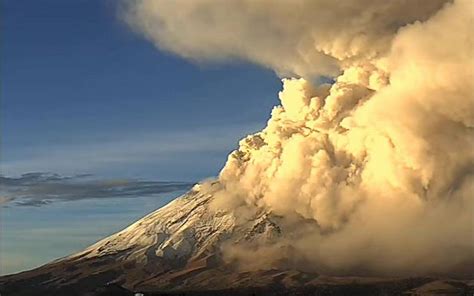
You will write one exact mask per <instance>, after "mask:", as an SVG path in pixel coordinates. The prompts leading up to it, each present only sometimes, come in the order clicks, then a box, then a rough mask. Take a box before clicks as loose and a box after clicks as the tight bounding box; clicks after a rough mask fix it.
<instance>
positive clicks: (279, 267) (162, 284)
mask: <svg viewBox="0 0 474 296" xmlns="http://www.w3.org/2000/svg"><path fill="white" fill-rule="evenodd" d="M220 186H221V185H220V184H219V183H218V182H213V183H211V184H210V185H208V186H205V187H203V186H201V185H199V184H198V185H195V186H194V187H193V189H192V190H190V191H189V192H188V193H186V194H184V195H183V196H181V197H179V198H177V199H175V200H174V201H172V202H170V203H169V204H168V205H166V206H164V207H163V208H160V209H158V210H156V211H155V212H152V213H151V214H149V215H147V216H145V217H144V218H142V219H140V220H138V221H137V222H135V223H134V224H132V225H130V226H129V227H127V228H126V229H124V230H122V231H120V232H118V233H116V234H114V235H111V236H110V237H107V238H105V239H103V240H101V241H99V242H97V243H96V244H94V245H92V246H90V247H88V248H87V249H85V250H84V251H82V252H79V253H77V254H73V255H71V256H68V257H65V258H62V259H59V260H56V261H53V262H51V263H49V264H46V265H44V266H41V267H39V268H37V269H34V270H30V271H26V272H22V273H18V274H14V275H8V276H4V277H2V278H0V292H1V295H134V293H137V292H141V293H144V294H145V295H175V294H176V295H347V293H349V292H350V294H351V295H356V294H360V295H399V294H401V293H404V292H407V293H412V295H438V294H439V293H441V294H443V293H446V294H447V293H450V294H453V295H458V294H459V295H464V294H465V295H467V294H466V293H469V291H471V293H472V291H473V290H474V283H473V282H472V281H467V280H460V279H456V280H453V279H445V278H444V279H440V278H435V277H410V278H401V277H397V278H394V277H387V278H380V277H378V278H377V277H354V276H344V277H343V276H328V275H322V274H320V273H316V272H310V271H307V270H304V269H297V268H292V267H291V266H292V264H291V262H274V263H273V264H272V265H270V266H268V268H267V269H261V268H260V269H255V268H249V269H247V270H246V268H245V267H246V266H241V265H240V266H239V265H238V264H236V262H233V261H232V260H228V259H226V257H225V255H224V254H223V253H222V249H223V246H226V245H238V244H241V243H245V245H247V246H249V245H251V243H252V242H260V243H261V242H266V243H272V242H275V241H278V240H279V239H281V238H283V237H288V238H291V233H287V232H286V229H285V227H284V226H283V225H280V219H281V217H279V216H277V215H274V214H272V213H271V212H266V211H260V212H258V213H256V214H255V216H253V217H248V218H246V222H245V223H240V222H239V223H236V222H237V219H238V217H236V216H235V215H233V214H230V213H224V212H221V211H214V210H211V209H210V205H211V203H212V201H213V198H214V192H215V191H216V190H218V188H219V187H220ZM291 251H292V250H291V248H288V249H285V250H282V252H291ZM248 256H249V257H251V256H252V250H251V249H249V250H248ZM436 293H438V294H436ZM443 295H444V294H443Z"/></svg>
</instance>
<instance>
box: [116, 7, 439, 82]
mask: <svg viewBox="0 0 474 296" xmlns="http://www.w3.org/2000/svg"><path fill="white" fill-rule="evenodd" d="M445 2H447V1H446V0H430V1H426V0H397V1H382V0H347V1H332V0H292V1H288V0H259V1H252V0H228V1H216V0H193V1H187V0H177V1H167V0H132V1H126V2H125V3H126V5H125V6H126V13H125V17H126V19H127V21H128V22H129V23H130V24H131V25H132V26H133V27H134V28H136V30H138V31H140V32H141V33H143V34H144V35H145V36H146V37H147V38H148V39H150V40H151V41H153V42H154V43H155V44H156V46H158V47H159V48H162V49H165V50H169V51H172V52H174V53H177V54H178V55H180V56H182V57H185V58H188V59H193V60H199V61H215V60H218V61H219V60H221V61H222V60H226V59H233V58H237V59H244V60H250V61H252V62H255V63H258V64H261V65H264V66H266V67H269V68H272V69H274V70H275V71H277V72H278V73H279V74H281V75H284V76H291V75H298V76H310V75H315V74H326V75H328V74H336V73H338V71H339V67H340V65H341V64H347V63H353V62H355V61H358V60H364V61H370V60H372V59H375V58H377V57H378V56H379V55H380V54H381V53H384V52H385V51H386V50H387V49H388V47H389V45H390V40H391V39H392V38H393V36H394V35H395V34H396V32H397V30H398V29H399V28H401V27H403V26H404V25H406V24H408V23H412V22H414V21H416V20H425V19H427V18H428V17H429V16H430V15H432V14H433V13H435V12H436V11H437V10H438V9H439V8H440V7H441V6H442V5H443V3H445Z"/></svg>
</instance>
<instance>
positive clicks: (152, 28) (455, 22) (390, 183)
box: [128, 0, 474, 274]
mask: <svg viewBox="0 0 474 296" xmlns="http://www.w3.org/2000/svg"><path fill="white" fill-rule="evenodd" d="M443 2H446V1H425V0H423V1H404V0H400V1H368V0H367V1H302V0H301V1H271V2H270V1H244V0H240V1H210V0H196V1H178V2H168V1H153V0H150V1H146V0H142V1H133V2H131V3H130V4H129V6H128V9H129V13H130V14H129V18H128V19H129V21H130V22H131V23H133V24H134V26H135V27H136V28H138V29H139V30H141V31H142V32H143V33H144V34H145V35H146V36H147V37H148V38H150V39H151V40H153V41H154V42H155V43H156V44H157V45H158V46H159V47H161V48H164V49H167V50H170V51H173V52H175V53H177V54H179V55H181V56H184V57H186V58H192V59H198V60H200V59H202V60H208V59H226V58H234V57H235V58H242V59H248V60H251V61H253V62H256V63H259V64H262V65H265V66H267V67H271V68H273V69H275V71H277V72H278V73H280V74H294V75H297V76H301V77H305V78H312V77H313V75H320V74H324V75H329V74H334V73H338V72H341V73H342V74H341V75H339V76H338V77H336V78H335V83H334V84H332V85H324V84H323V85H313V84H312V83H311V82H309V81H310V80H309V79H306V80H305V79H303V78H300V79H284V80H283V90H282V91H281V92H280V100H281V106H277V107H275V108H274V109H273V111H272V115H271V118H270V120H269V121H268V125H267V127H266V128H265V129H264V130H262V131H261V132H259V133H257V134H254V135H250V136H248V137H247V138H245V139H243V140H242V141H241V142H240V147H239V149H238V150H236V151H234V152H233V153H232V154H231V155H230V156H229V158H228V161H227V163H226V164H225V167H224V168H223V170H222V171H221V173H220V176H219V179H220V183H221V184H222V186H223V189H222V191H221V192H218V193H216V200H215V202H214V206H215V207H216V208H217V209H225V210H228V211H230V212H233V213H236V215H237V216H239V217H240V218H241V219H245V215H246V214H249V213H252V212H253V211H257V209H266V210H269V211H271V212H272V213H273V214H274V215H276V216H279V217H281V219H282V221H283V222H282V221H280V222H281V223H282V224H283V225H284V227H287V228H288V229H287V230H288V231H290V232H291V233H292V235H291V239H289V238H288V236H287V237H285V239H280V240H279V239H274V240H272V241H271V242H270V243H262V244H260V245H258V246H252V247H257V248H258V249H257V251H258V250H261V251H262V252H261V253H262V254H267V255H268V254H271V256H270V257H271V258H272V259H275V258H278V257H279V256H281V258H282V259H288V260H289V261H291V260H293V262H299V261H301V262H305V265H307V266H309V267H310V268H313V269H316V270H326V271H334V272H339V273H344V272H351V271H353V270H364V271H368V272H370V271H373V272H379V273H380V272H386V273H389V274H404V273H409V274H423V273H425V274H426V273H437V272H455V271H460V270H462V268H463V267H464V268H469V267H472V266H473V265H470V266H469V264H472V263H473V262H474V236H473V235H474V234H473V233H474V220H473V213H474V212H473V211H474V82H473V81H474V77H473V76H474V75H473V73H474V56H473V54H474V48H473V45H474V40H473V33H472V25H473V24H474V8H473V6H472V1H470V0H459V1H457V0H456V1H455V2H454V3H445V5H443ZM303 221H304V223H303ZM246 247H249V246H246ZM282 250H286V251H284V252H283V251H282ZM288 250H292V251H291V252H290V251H288ZM278 254H279V255H278ZM289 254H291V255H289ZM295 254H297V255H295ZM241 255H242V252H240V251H239V249H238V248H230V249H229V250H228V256H229V257H230V258H232V257H236V258H239V259H240V260H245V257H246V256H248V252H247V253H246V255H244V256H241ZM264 257H265V256H262V258H264ZM267 257H268V256H267ZM297 257H299V258H297ZM252 262H253V263H255V262H256V260H255V258H252ZM301 262H300V263H298V264H301ZM247 263H248V262H247ZM267 263H268V262H267ZM295 264H296V263H295ZM466 266H467V267H466Z"/></svg>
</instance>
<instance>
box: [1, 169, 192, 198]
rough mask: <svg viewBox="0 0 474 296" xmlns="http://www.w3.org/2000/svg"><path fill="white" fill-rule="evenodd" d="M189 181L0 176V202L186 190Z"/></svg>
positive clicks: (79, 176)
mask: <svg viewBox="0 0 474 296" xmlns="http://www.w3.org/2000/svg"><path fill="white" fill-rule="evenodd" d="M192 185H193V184H192V183H188V182H160V181H143V180H95V179H92V178H91V175H87V174H84V175H76V176H71V177H69V176H60V175H57V174H49V173H42V172H40V173H28V174H23V175H21V176H20V177H17V178H12V177H5V176H0V196H1V197H2V198H1V199H0V204H7V203H9V204H13V205H18V206H42V205H45V204H48V203H51V202H54V201H76V200H82V199H91V198H117V197H130V198H132V197H141V196H149V195H154V194H159V193H166V192H173V191H178V190H186V189H189V188H190V187H191V186H192Z"/></svg>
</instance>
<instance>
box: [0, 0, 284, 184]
mask: <svg viewBox="0 0 474 296" xmlns="http://www.w3.org/2000/svg"><path fill="white" fill-rule="evenodd" d="M116 3H117V1H96V0H75V1H64V0H42V1H27V0H6V1H3V3H2V4H3V7H2V12H3V13H2V21H3V24H2V25H3V30H2V38H3V40H2V41H3V42H2V54H1V59H2V67H1V82H2V88H1V99H2V102H1V104H2V108H1V110H2V114H1V115H2V116H1V119H2V122H1V126H2V142H3V143H2V174H4V175H19V174H22V173H25V172H30V171H48V172H54V173H60V174H66V175H71V174H81V173H93V174H96V175H99V176H103V177H121V178H127V177H134V178H147V179H160V180H183V181H185V180H186V181H191V180H198V179H201V178H205V177H209V176H213V175H216V174H217V172H218V171H219V169H220V168H221V167H222V165H223V163H224V161H225V159H226V155H227V153H228V152H229V151H230V150H232V149H233V148H234V147H236V143H237V141H238V139H239V138H241V137H242V136H243V135H245V134H247V133H249V132H251V131H256V130H258V129H259V128H261V127H262V126H263V125H264V123H265V122H266V120H267V118H268V117H269V113H270V110H271V107H272V106H273V105H275V104H276V103H277V96H276V94H277V91H278V90H279V88H280V81H279V79H278V78H277V77H276V76H275V74H274V73H273V72H272V71H270V70H266V69H262V68H258V67H256V66H253V65H249V64H242V63H228V64H226V65H197V64H193V63H190V62H188V61H184V60H182V59H180V58H178V57H175V56H173V55H172V54H169V53H163V52H160V51H159V50H157V49H156V48H155V47H154V46H153V45H151V44H150V43H149V42H147V41H146V40H144V39H143V38H142V37H141V36H139V35H137V34H135V33H134V32H132V31H131V30H130V29H129V28H128V27H127V26H126V25H125V24H123V22H121V21H120V19H119V18H118V17H117V9H116Z"/></svg>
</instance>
